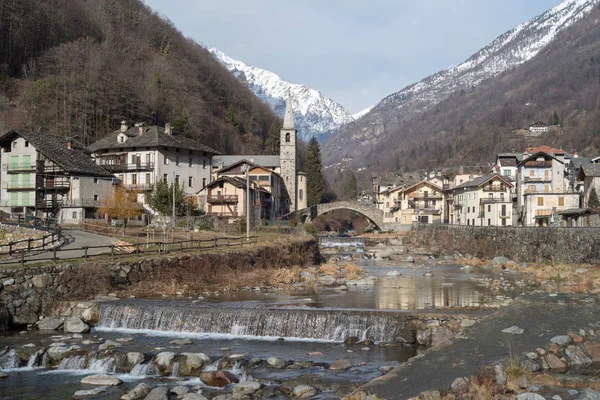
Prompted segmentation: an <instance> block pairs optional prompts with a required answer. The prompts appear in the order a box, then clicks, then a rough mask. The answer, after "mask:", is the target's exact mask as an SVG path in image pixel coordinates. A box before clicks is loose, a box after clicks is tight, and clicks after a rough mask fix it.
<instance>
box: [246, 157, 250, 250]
mask: <svg viewBox="0 0 600 400" xmlns="http://www.w3.org/2000/svg"><path fill="white" fill-rule="evenodd" d="M246 240H247V241H248V242H249V241H250V168H249V166H246Z"/></svg>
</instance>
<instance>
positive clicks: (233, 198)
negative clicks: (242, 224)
mask: <svg viewBox="0 0 600 400" xmlns="http://www.w3.org/2000/svg"><path fill="white" fill-rule="evenodd" d="M206 201H208V202H209V203H237V202H238V196H237V195H216V196H215V195H210V196H207V197H206Z"/></svg>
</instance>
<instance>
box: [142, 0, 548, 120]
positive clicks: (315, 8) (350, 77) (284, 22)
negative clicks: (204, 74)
mask: <svg viewBox="0 0 600 400" xmlns="http://www.w3.org/2000/svg"><path fill="white" fill-rule="evenodd" d="M558 3H559V0H528V1H527V2H524V1H522V0H483V1H482V0H453V1H450V0H410V1H408V0H370V1H364V0H302V1H289V2H288V1H281V0H256V1H246V0H217V1H215V0H199V1H194V0H146V4H148V5H149V6H150V7H152V8H153V9H155V10H156V11H157V12H159V13H161V14H163V15H164V16H166V17H167V18H169V19H170V20H171V21H173V22H174V23H175V25H176V26H177V27H178V28H179V29H180V30H181V31H182V32H183V33H184V34H185V35H186V36H188V37H191V38H193V39H195V40H196V41H198V42H199V43H203V44H205V45H206V46H208V47H217V48H218V49H220V50H222V51H224V52H225V53H227V54H229V55H230V56H231V57H233V58H236V59H239V60H241V61H244V62H245V63H247V64H249V65H254V66H257V67H261V68H265V69H268V70H270V71H273V72H275V73H277V74H278V75H279V76H281V77H282V78H283V79H286V80H289V81H291V82H295V83H303V84H306V85H309V86H311V87H313V88H315V89H318V90H320V91H322V92H323V93H325V94H326V95H328V96H330V97H332V98H333V99H334V100H336V101H338V102H340V103H341V104H342V105H344V106H345V107H346V108H347V109H348V110H349V111H351V112H356V111H359V110H361V109H363V108H365V107H368V106H371V105H373V104H375V103H377V102H378V101H379V100H381V99H382V98H383V97H385V96H387V95H388V94H391V93H393V92H396V91H398V90H400V89H402V88H403V87H404V86H406V85H408V84H411V83H413V82H415V81H418V80H421V79H422V78H424V77H425V76H427V75H429V74H432V73H434V72H436V71H438V70H440V69H443V68H446V67H448V66H451V65H456V64H458V63H460V62H462V61H464V60H466V59H467V58H468V57H469V56H470V55H471V54H473V53H475V52H476V51H477V50H479V49H480V48H481V47H483V46H485V45H486V44H487V43H489V42H491V41H492V40H493V39H494V38H496V37H497V36H499V35H500V34H502V33H504V32H505V31H507V30H509V29H511V28H513V27H515V26H516V25H518V24H519V23H522V22H525V21H526V20H527V19H529V18H532V17H534V16H535V15H537V14H540V13H542V12H543V11H545V10H546V9H549V8H551V7H554V6H555V5H557V4H558Z"/></svg>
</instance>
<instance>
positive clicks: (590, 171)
mask: <svg viewBox="0 0 600 400" xmlns="http://www.w3.org/2000/svg"><path fill="white" fill-rule="evenodd" d="M577 179H578V180H579V181H581V182H583V190H582V201H583V206H584V207H589V200H590V194H591V193H592V190H595V191H596V195H597V196H599V197H600V164H583V165H581V168H580V170H579V173H578V178H577Z"/></svg>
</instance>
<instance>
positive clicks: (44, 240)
mask: <svg viewBox="0 0 600 400" xmlns="http://www.w3.org/2000/svg"><path fill="white" fill-rule="evenodd" d="M45 248H46V235H44V236H42V250H44V249H45Z"/></svg>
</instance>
